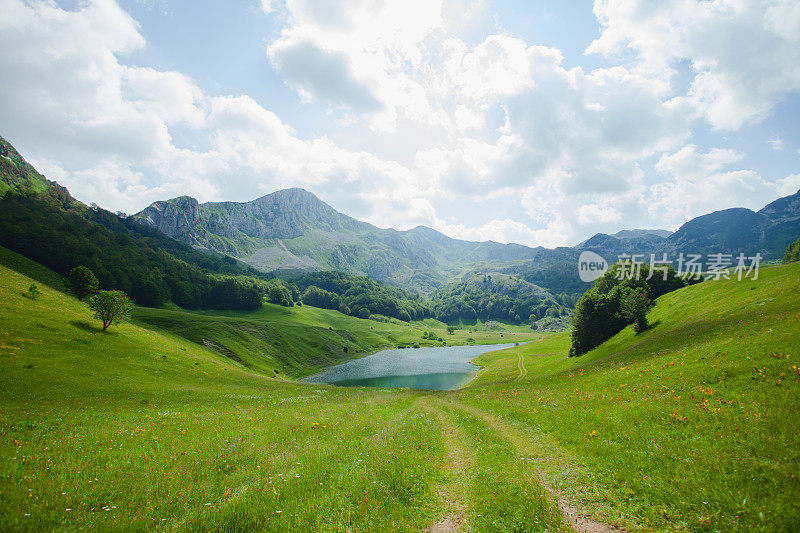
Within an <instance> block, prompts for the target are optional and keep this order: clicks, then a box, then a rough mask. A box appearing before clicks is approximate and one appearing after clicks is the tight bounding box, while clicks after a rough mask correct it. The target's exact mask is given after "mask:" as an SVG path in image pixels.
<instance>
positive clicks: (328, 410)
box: [0, 267, 442, 530]
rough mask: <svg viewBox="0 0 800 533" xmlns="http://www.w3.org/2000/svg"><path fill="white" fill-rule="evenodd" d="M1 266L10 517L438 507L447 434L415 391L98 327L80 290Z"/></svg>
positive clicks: (408, 523) (369, 523)
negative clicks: (324, 379) (70, 291)
mask: <svg viewBox="0 0 800 533" xmlns="http://www.w3.org/2000/svg"><path fill="white" fill-rule="evenodd" d="M0 279H2V280H3V283H2V284H1V285H0V301H2V302H3V304H2V306H0V323H1V324H2V329H0V370H1V371H0V384H1V386H0V486H2V490H0V529H3V530H7V529H9V528H20V527H24V528H32V529H40V530H41V529H51V528H55V527H66V528H72V527H76V526H78V527H83V528H92V529H94V528H97V527H102V526H112V527H117V528H119V527H121V526H122V525H125V526H126V527H128V528H145V529H150V528H156V527H157V528H158V529H162V530H163V529H164V528H171V527H180V528H186V529H195V528H202V529H217V528H219V527H222V528H223V529H233V528H245V527H255V528H267V529H275V530H282V529H285V528H287V527H288V526H295V527H300V528H301V529H306V530H309V529H323V530H324V529H329V530H342V529H347V528H349V527H352V528H355V529H359V530H365V529H372V528H378V529H383V528H386V529H387V530H391V529H395V528H396V529H407V528H419V527H422V526H424V525H425V524H426V523H428V522H430V521H431V520H432V513H433V511H434V503H435V495H434V494H433V489H432V486H433V485H432V484H433V483H434V481H435V480H436V478H437V476H438V470H437V468H436V467H437V464H438V463H439V462H441V461H442V453H441V452H440V446H441V442H440V439H439V436H438V434H437V432H436V431H435V426H434V424H433V423H431V422H430V421H428V420H426V419H424V418H422V417H421V416H419V414H418V413H417V411H416V410H415V408H414V407H413V402H414V399H415V397H414V395H413V394H411V393H402V392H400V393H392V394H387V393H384V392H382V391H352V390H348V391H339V390H337V389H334V388H320V387H309V386H298V385H294V384H288V383H281V382H278V381H274V380H269V379H266V378H264V377H261V376H258V375H255V374H252V373H249V372H247V371H244V370H242V369H240V368H236V367H235V366H233V365H231V364H230V363H229V361H228V360H226V359H225V358H224V357H222V356H220V355H218V354H217V353H215V352H212V351H207V350H205V349H202V348H199V347H198V346H196V345H195V344H193V343H190V342H188V341H185V340H183V339H181V338H178V337H175V336H171V335H166V334H160V333H157V332H153V331H148V330H146V329H142V328H141V327H138V326H135V325H131V324H123V325H121V326H118V327H115V328H113V329H112V330H110V333H107V334H104V333H100V332H98V331H97V328H96V326H95V325H93V324H92V322H93V321H91V320H89V312H88V309H87V308H86V307H85V305H84V304H81V303H79V302H77V301H76V300H74V299H73V298H71V297H69V296H66V295H64V294H61V293H59V292H56V291H54V290H52V289H50V288H48V287H43V292H44V294H43V295H42V296H41V298H40V299H39V300H37V301H32V300H29V299H27V298H25V297H24V296H23V295H22V293H23V292H25V290H26V289H27V286H28V285H29V284H30V282H31V279H30V278H27V277H24V276H22V275H20V274H18V273H16V272H13V271H10V270H8V269H6V268H4V267H0ZM421 450H424V451H425V453H424V454H421V453H420V451H421ZM67 509H69V510H67ZM105 509H109V510H108V511H106V510H105ZM277 511H283V512H281V513H278V512H277ZM28 515H29V516H28ZM164 518H166V521H164V522H162V519H164ZM115 525H116V526H115Z"/></svg>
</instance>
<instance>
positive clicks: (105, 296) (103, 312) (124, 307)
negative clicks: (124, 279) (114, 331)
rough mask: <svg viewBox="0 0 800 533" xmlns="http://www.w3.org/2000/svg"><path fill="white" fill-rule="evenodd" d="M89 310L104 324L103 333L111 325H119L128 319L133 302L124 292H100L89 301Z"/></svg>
mask: <svg viewBox="0 0 800 533" xmlns="http://www.w3.org/2000/svg"><path fill="white" fill-rule="evenodd" d="M89 309H91V310H92V311H94V317H95V318H97V319H99V320H100V321H101V322H103V331H105V330H107V329H108V326H110V325H111V324H119V323H120V322H122V321H123V320H125V319H126V318H127V317H128V313H130V311H131V309H133V302H132V301H131V299H130V298H128V295H127V294H125V293H124V292H122V291H100V292H98V293H97V294H95V295H94V296H92V297H91V298H90V299H89Z"/></svg>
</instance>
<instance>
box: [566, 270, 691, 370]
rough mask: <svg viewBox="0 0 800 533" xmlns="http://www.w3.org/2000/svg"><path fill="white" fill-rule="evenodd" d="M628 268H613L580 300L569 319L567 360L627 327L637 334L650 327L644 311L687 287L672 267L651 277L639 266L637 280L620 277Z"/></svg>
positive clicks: (635, 277) (654, 273) (647, 271)
mask: <svg viewBox="0 0 800 533" xmlns="http://www.w3.org/2000/svg"><path fill="white" fill-rule="evenodd" d="M629 268H630V267H626V266H625V265H623V264H621V263H617V264H615V265H614V266H612V267H611V268H610V269H609V270H608V271H607V272H606V273H605V274H603V275H602V276H601V277H600V278H598V279H597V280H596V281H595V282H594V284H593V285H592V286H591V288H590V289H589V290H588V291H586V292H585V293H584V294H583V296H581V297H580V299H579V300H578V303H577V304H576V305H575V312H574V314H573V316H572V346H571V348H570V356H577V355H582V354H584V353H586V352H588V351H589V350H591V349H592V348H594V347H596V346H599V345H600V344H602V343H603V342H605V341H607V340H608V339H610V338H611V337H613V336H614V335H616V334H617V333H619V332H620V331H622V330H623V329H624V328H625V327H626V326H628V325H629V324H634V330H635V331H636V333H641V332H642V331H644V330H646V329H647V328H648V326H649V324H648V323H647V311H648V310H649V309H650V308H651V307H652V306H653V305H654V302H655V299H656V298H658V297H659V296H661V295H664V294H667V293H668V292H671V291H674V290H676V289H680V288H681V287H685V286H686V285H688V284H689V282H688V281H686V280H685V279H683V278H681V277H679V276H678V274H677V273H676V272H675V270H674V269H673V268H672V267H669V268H668V269H667V270H666V276H665V273H664V271H662V270H658V271H657V272H655V271H654V272H653V275H652V276H650V265H646V264H645V265H641V274H640V275H639V276H630V277H629V276H628V275H623V274H627V273H629V272H630V270H625V269H629ZM648 277H649V278H650V279H647V278H648Z"/></svg>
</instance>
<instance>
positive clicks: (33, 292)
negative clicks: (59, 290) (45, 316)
mask: <svg viewBox="0 0 800 533" xmlns="http://www.w3.org/2000/svg"><path fill="white" fill-rule="evenodd" d="M41 295H42V291H40V290H39V287H37V286H36V284H35V283H31V284H30V286H29V287H28V293H27V294H26V296H27V297H28V298H30V299H31V300H38V299H39V296H41Z"/></svg>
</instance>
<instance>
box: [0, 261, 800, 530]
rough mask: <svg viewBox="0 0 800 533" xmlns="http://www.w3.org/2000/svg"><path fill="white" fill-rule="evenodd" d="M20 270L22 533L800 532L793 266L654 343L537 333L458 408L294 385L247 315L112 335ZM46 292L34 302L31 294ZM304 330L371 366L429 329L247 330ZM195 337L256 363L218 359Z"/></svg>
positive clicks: (351, 322) (692, 308)
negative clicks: (240, 328)
mask: <svg viewBox="0 0 800 533" xmlns="http://www.w3.org/2000/svg"><path fill="white" fill-rule="evenodd" d="M3 263H4V265H6V266H3V267H2V276H3V279H4V280H5V283H4V284H3V287H2V298H0V300H1V301H3V302H4V304H3V305H2V306H0V320H2V324H3V330H2V338H1V339H0V341H1V342H0V344H2V360H0V361H1V362H2V365H3V368H2V380H3V387H2V399H1V400H0V401H2V418H0V424H1V426H0V427H2V431H3V434H4V435H6V438H4V439H3V440H2V453H1V454H0V472H1V473H2V485H3V491H2V494H3V496H2V499H0V506H2V509H3V513H2V521H3V523H2V525H3V528H4V529H8V528H12V529H18V528H22V529H29V528H30V529H53V528H58V529H60V528H64V529H72V528H76V527H79V528H91V529H94V528H100V527H112V528H116V527H120V526H121V525H122V524H125V527H135V528H142V529H159V530H163V529H177V530H183V529H193V530H194V529H220V528H222V529H253V528H255V529H262V530H275V531H283V530H286V529H298V528H299V529H303V530H311V529H314V530H358V531H361V530H364V531H366V530H376V529H380V530H387V531H390V530H397V531H406V530H415V529H416V530H420V529H426V528H430V530H431V531H435V530H459V529H465V530H466V529H469V530H478V531H509V530H515V529H517V530H534V531H544V530H547V531H553V530H565V531H566V530H569V529H571V528H577V529H578V530H585V529H581V528H583V527H588V526H587V524H591V525H592V527H595V526H596V527H601V528H604V529H594V530H595V531H602V530H608V531H611V530H612V529H611V527H612V526H614V527H620V528H623V529H626V530H640V529H641V530H653V529H656V530H663V529H673V528H675V527H678V528H681V529H698V530H703V529H709V530H714V529H723V530H727V529H736V528H738V527H747V528H749V529H757V530H781V529H791V528H792V527H793V525H795V524H796V522H795V521H796V517H797V516H798V509H797V507H796V506H797V503H796V502H797V501H800V500H799V499H798V498H797V496H798V495H800V494H799V493H800V481H798V478H797V476H798V471H797V468H798V464H800V457H798V456H797V450H798V449H800V448H798V446H797V445H796V444H797V435H798V429H799V428H798V427H797V422H796V417H794V416H793V413H794V410H795V409H796V407H797V398H798V387H800V373H798V371H797V368H796V367H797V365H796V364H795V363H796V361H795V358H796V357H797V353H798V348H800V345H798V344H797V343H798V340H797V339H798V337H797V334H796V333H797V324H798V319H800V293H799V292H798V290H800V285H798V284H797V279H798V277H800V264H798V263H794V264H789V265H785V266H780V267H772V268H765V269H764V270H763V271H762V275H761V278H760V279H759V280H757V281H753V282H748V283H738V282H736V281H723V282H720V283H711V282H707V283H703V284H700V285H696V286H691V287H686V288H683V289H680V290H678V291H675V292H672V293H670V294H667V295H665V296H663V297H661V298H659V300H658V302H657V304H656V306H655V308H654V309H653V311H652V312H651V313H650V315H649V316H650V319H651V320H652V321H654V322H657V323H658V326H657V327H655V328H653V329H652V330H651V331H648V332H647V333H645V334H644V336H642V337H639V336H636V335H634V334H633V332H632V331H631V329H630V327H629V328H626V329H625V330H624V331H623V332H621V333H619V334H618V335H616V336H615V337H614V338H613V339H611V340H610V341H608V342H607V343H604V344H603V345H602V346H600V347H598V348H596V349H594V350H592V351H590V352H589V353H588V354H586V355H584V356H582V357H579V358H569V357H567V354H566V351H567V349H568V347H569V337H568V335H567V334H565V333H555V334H553V333H546V334H535V335H534V336H533V337H532V339H533V340H532V342H528V343H525V344H521V345H520V346H519V347H511V348H508V349H505V350H501V351H498V352H492V353H488V354H485V355H482V356H480V357H479V358H478V359H476V362H477V363H478V364H480V365H481V366H482V367H483V370H482V371H481V372H480V373H479V375H478V377H477V378H476V379H475V380H474V381H473V382H472V383H470V385H469V386H468V387H467V388H465V389H462V390H459V391H454V392H444V393H434V392H425V391H413V390H403V389H376V388H350V387H347V388H337V387H331V386H326V385H320V384H313V385H304V384H298V383H295V382H292V381H288V380H287V379H286V377H283V376H284V375H285V374H284V372H286V371H288V372H289V373H291V372H292V371H289V370H286V369H289V368H294V369H295V371H296V370H297V368H298V367H299V366H301V365H300V362H299V361H298V362H297V363H296V364H297V365H298V366H297V367H294V366H292V367H289V366H281V365H287V364H288V362H289V361H297V360H292V359H289V358H287V359H280V358H277V357H274V356H273V358H272V359H271V360H270V361H269V363H267V358H263V360H262V362H260V363H257V359H256V358H255V354H256V350H253V351H252V352H248V351H246V350H244V349H242V346H244V345H245V343H247V342H255V341H254V340H253V339H248V338H246V337H242V338H237V339H236V341H235V342H234V340H233V338H234V337H235V335H234V333H233V331H235V325H236V324H237V321H240V320H242V318H243V315H237V316H227V317H223V316H222V315H218V314H216V313H212V314H205V313H188V312H183V311H177V310H175V311H168V310H164V311H159V310H145V309H139V310H138V311H137V312H136V314H135V315H134V320H133V323H131V324H129V325H121V326H119V327H118V328H117V329H115V330H110V331H111V332H110V333H108V334H102V333H99V330H98V328H97V327H96V326H94V325H93V324H92V323H91V321H90V320H89V315H88V312H87V310H86V308H85V307H84V306H83V304H81V303H79V302H78V301H77V300H75V299H74V298H73V297H71V296H69V295H66V294H63V293H62V292H60V291H59V290H54V288H51V287H50V286H48V284H49V285H55V286H56V287H55V288H56V289H57V288H59V287H58V283H59V282H63V281H62V280H61V278H59V276H57V275H55V274H53V273H52V272H49V271H48V270H47V269H43V268H41V267H39V266H37V265H36V264H35V263H32V262H30V261H28V260H25V259H24V258H21V257H19V256H16V255H15V254H11V253H4V254H3ZM9 267H13V268H14V269H15V270H12V269H10V268H9ZM20 271H21V272H24V274H23V273H20ZM32 280H35V281H37V282H39V283H40V284H42V285H41V286H42V289H43V291H42V292H43V294H42V296H41V297H40V299H39V300H37V301H30V300H28V299H26V298H25V297H24V296H23V293H24V292H25V288H26V287H27V286H28V285H29V283H30V282H31V281H32ZM287 313H292V314H293V319H294V320H297V321H302V323H303V324H304V327H307V328H317V329H319V330H321V331H328V332H330V331H331V330H330V329H326V326H327V328H331V327H334V326H336V327H334V330H336V331H352V332H353V334H354V337H356V338H359V339H361V338H362V336H363V338H365V339H367V341H360V342H368V343H372V344H361V345H359V344H358V343H357V342H356V341H353V344H349V346H359V347H360V348H361V349H364V350H367V349H369V346H379V345H380V344H381V343H383V342H387V341H389V340H400V341H402V340H403V339H404V338H405V339H410V338H412V334H411V333H410V330H414V329H415V328H420V329H425V328H431V327H432V326H430V325H426V324H422V323H419V324H411V325H410V326H409V325H405V326H396V325H392V324H381V323H375V324H372V322H373V321H369V320H361V319H354V318H350V317H345V316H343V315H340V318H338V322H337V321H336V320H334V318H333V314H332V313H333V312H326V311H323V310H316V309H312V308H308V309H303V310H302V311H300V310H299V309H297V310H285V309H284V308H280V307H279V306H274V307H266V308H265V309H263V310H262V311H258V312H256V314H255V315H254V316H253V323H254V324H257V323H258V320H263V321H264V322H265V323H269V322H272V321H275V322H277V323H280V324H281V326H282V327H281V328H279V329H280V331H281V332H282V333H284V334H285V335H286V338H287V340H288V339H289V332H290V331H291V330H290V328H289V327H288V322H280V320H281V315H285V314H287ZM329 313H330V314H329ZM178 315H183V316H181V317H180V320H179V319H178ZM283 320H288V319H287V318H283ZM176 321H177V322H183V323H184V324H183V325H182V326H180V327H179V326H177V325H175V322H176ZM195 321H196V322H195ZM359 322H362V323H364V324H369V326H368V327H369V328H370V329H369V331H370V332H374V333H372V335H374V337H370V336H369V335H367V334H366V331H364V330H363V329H362V330H359V329H354V328H356V327H357V324H358V323H359ZM137 324H139V325H137ZM263 327H264V325H263V324H262V325H260V326H259V329H260V328H263ZM365 327H366V326H362V328H365ZM373 327H374V328H375V329H372V328H373ZM200 331H202V332H204V333H203V334H204V335H209V336H213V338H215V339H216V341H215V342H217V343H219V344H220V345H224V346H226V347H227V348H229V349H232V350H234V351H236V353H240V354H242V355H241V357H242V360H243V361H245V362H247V365H252V366H253V368H249V367H248V366H247V365H245V364H243V363H240V362H238V361H235V360H231V359H230V358H229V357H226V355H225V354H224V353H220V351H219V350H217V349H215V347H214V346H211V347H203V346H202V344H201V343H198V342H196V341H197V338H196V335H197V334H198V333H197V332H200ZM689 331H691V332H692V333H691V334H687V332H689ZM393 335H394V336H395V337H392V336H393ZM403 335H408V336H407V337H404V336H403ZM444 335H447V333H446V331H445V332H444ZM444 335H443V337H444ZM462 335H463V333H462ZM486 335H487V336H486V337H484V338H482V339H481V342H486V341H490V340H499V335H495V336H496V339H491V338H489V337H488V335H490V334H486ZM520 335H521V334H520ZM528 335H529V336H528V339H531V337H530V334H528ZM297 337H298V338H313V337H309V333H308V331H304V333H303V334H302V335H298V336H297ZM292 338H294V336H293V337H292ZM190 339H191V340H190ZM505 339H506V337H505V336H504V338H503V340H505ZM522 339H523V337H520V340H522ZM192 340H194V341H195V342H192ZM326 341H330V339H328V338H325V337H320V340H319V342H326ZM778 347H779V348H778ZM305 349H307V348H305ZM299 351H300V352H301V351H303V350H299ZM320 363H322V362H321V361H316V362H309V361H303V362H302V364H303V365H309V366H307V367H306V371H308V369H309V368H310V366H312V365H314V364H320ZM258 364H260V365H262V366H260V367H258V366H256V365H258ZM270 364H271V365H274V366H268V365H270ZM292 364H293V365H294V364H295V363H294V362H292ZM275 368H281V369H283V370H279V373H280V374H281V375H280V376H279V377H278V379H275V378H270V377H265V374H266V375H267V376H269V375H270V373H269V372H268V370H269V369H273V370H274V369H275ZM256 370H257V371H256ZM437 528H439V529H437Z"/></svg>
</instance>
